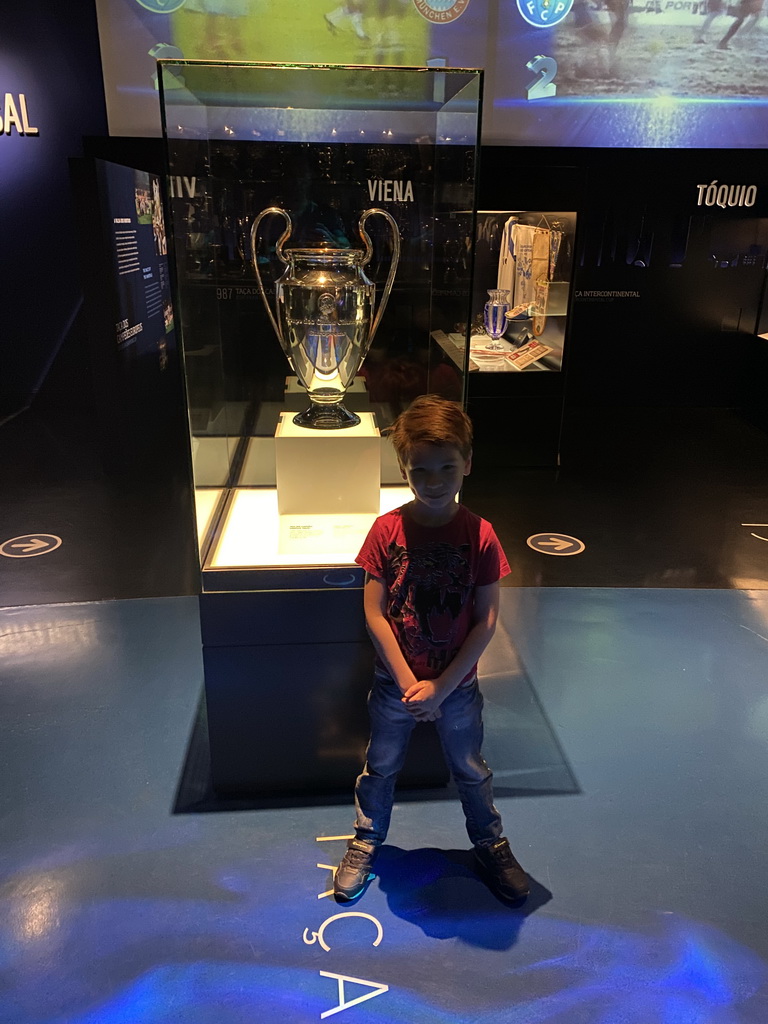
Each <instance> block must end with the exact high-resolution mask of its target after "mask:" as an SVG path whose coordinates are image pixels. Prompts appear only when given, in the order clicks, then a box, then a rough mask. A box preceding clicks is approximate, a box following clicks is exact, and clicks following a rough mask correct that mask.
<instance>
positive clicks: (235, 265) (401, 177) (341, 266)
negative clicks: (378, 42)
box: [159, 61, 482, 586]
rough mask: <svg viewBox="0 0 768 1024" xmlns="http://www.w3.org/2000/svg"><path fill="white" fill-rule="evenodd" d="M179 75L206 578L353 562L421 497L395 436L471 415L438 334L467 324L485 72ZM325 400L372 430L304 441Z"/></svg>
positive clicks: (183, 237) (182, 300) (181, 183)
mask: <svg viewBox="0 0 768 1024" xmlns="http://www.w3.org/2000/svg"><path fill="white" fill-rule="evenodd" d="M159 64H160V83H161V90H162V106H163V120H164V132H165V137H166V140H167V149H168V159H169V171H170V181H171V195H172V198H171V204H172V210H173V222H174V224H173V227H174V237H175V255H176V268H177V279H178V282H177V283H178V306H179V310H178V312H179V316H180V321H181V331H182V338H183V345H184V354H185V363H186V375H187V388H188V396H189V411H190V424H191V429H192V437H193V445H192V450H193V463H194V478H195V489H196V494H197V500H198V520H199V538H200V549H201V556H202V565H203V569H204V571H205V572H206V575H207V573H208V572H209V571H211V572H215V571H216V570H218V569H237V568H249V567H253V566H261V567H264V566H298V565H307V564H309V565H315V564H317V565H321V564H324V565H334V564H339V563H348V562H351V560H352V557H353V556H354V554H355V553H356V551H357V546H358V541H359V540H361V539H362V536H363V535H364V533H365V532H366V530H367V527H368V524H369V523H370V520H371V519H372V517H373V516H374V514H378V513H379V509H380V507H383V506H384V505H390V504H392V503H397V502H398V501H400V500H401V497H402V492H401V491H400V492H390V490H389V488H390V486H391V485H394V484H398V483H401V482H402V481H401V480H400V476H399V473H398V472H397V468H396V466H395V465H394V464H393V461H392V459H391V458H390V457H389V454H388V449H387V448H386V447H383V446H382V444H381V440H380V437H381V431H382V430H383V429H384V428H385V427H387V426H388V425H389V424H390V423H391V422H392V420H393V419H394V417H395V416H396V415H397V413H398V412H399V411H400V410H401V409H402V408H403V407H404V406H405V405H407V404H408V402H409V401H410V400H412V399H413V398H414V397H415V396H416V395H418V394H423V393H426V392H438V393H440V394H444V395H446V396H447V397H451V398H455V399H458V400H462V399H463V397H464V370H465V367H464V366H463V365H462V364H461V362H460V361H459V362H457V361H456V360H455V359H451V358H449V356H448V355H447V354H446V352H445V351H444V350H443V348H442V347H441V346H440V345H439V344H438V343H437V342H436V341H435V339H434V337H433V334H434V332H435V331H436V330H446V329H447V328H451V329H452V328H453V326H454V325H455V324H456V323H457V322H461V321H464V322H467V320H468V317H467V312H468V309H469V304H470V301H471V297H470V281H471V276H470V275H471V245H470V244H469V243H470V241H471V238H472V235H473V230H474V195H475V167H476V155H477V143H478V127H479V105H480V82H481V77H482V75H481V72H479V71H473V70H455V69H430V68H417V69H409V68H394V69H393V68H350V67H310V66H307V67H297V66H283V65H280V66H277V65H254V64H206V63H201V62H195V61H189V62H169V61H160V62H159ZM267 211H269V213H268V215H266V216H265V212H267ZM372 211H382V212H379V213H375V214H374V213H372ZM361 217H362V218H364V220H363V222H362V224H361ZM395 247H397V249H399V258H398V256H397V255H396V253H395ZM302 261H303V262H302ZM346 270H350V271H353V272H354V273H352V274H348V275H347V277H348V278H349V280H348V281H347V283H346V284H345V283H344V282H340V280H339V278H340V277H343V276H344V273H343V272H345V271H346ZM302 273H303V278H302ZM286 275H288V277H289V278H290V280H289V281H288V282H287V283H286ZM291 275H292V276H291ZM310 277H313V279H314V281H315V282H317V281H318V280H319V281H320V284H316V285H315V291H314V293H313V292H312V287H302V286H301V284H302V282H303V283H304V284H306V280H307V278H310ZM330 277H335V278H336V280H335V281H332V282H331V284H330V285H328V287H325V289H324V285H323V282H324V281H326V279H330ZM300 278H301V279H302V281H299V283H297V281H298V280H299V279H300ZM352 278H355V281H353V282H352V284H350V281H351V280H352ZM388 279H389V280H388ZM291 282H292V283H291ZM355 282H356V283H355ZM363 282H367V284H365V283H363ZM388 284H389V285H391V288H390V290H389V293H387V286H388ZM353 285H354V286H353ZM345 288H346V292H345ZM355 288H358V291H357V292H356V291H355ZM361 290H364V291H365V294H362V291H361ZM318 302H320V303H321V304H322V302H326V303H327V304H328V306H329V314H330V315H325V314H323V313H322V311H321V309H320V307H319V306H318ZM334 306H337V307H338V308H333V307H334ZM278 307H279V308H278ZM324 315H325V320H326V321H327V322H324V319H323V318H324ZM288 321H290V323H289V322H288ZM310 321H314V322H310ZM350 324H354V325H355V326H354V329H353V328H352V327H350V326H349V325H350ZM342 377H343V378H344V380H343V381H342V380H341V378H342ZM308 387H309V390H310V391H313V390H314V392H316V393H317V394H320V398H321V399H323V397H324V396H323V394H322V392H325V400H327V396H328V394H329V393H331V392H333V391H334V389H335V390H336V392H339V391H342V390H343V391H345V392H346V395H345V397H344V398H343V407H344V408H345V409H346V410H349V412H350V413H351V414H352V418H354V419H359V422H357V423H354V424H353V423H351V422H350V425H349V426H348V427H339V425H338V424H337V426H336V429H333V427H331V429H322V428H320V429H318V428H317V427H315V428H313V427H312V426H307V424H306V423H304V425H301V424H300V423H295V422H294V417H295V416H296V414H297V413H298V414H301V413H302V412H306V411H307V410H308V409H310V408H312V409H315V410H317V409H318V404H317V402H316V401H315V398H314V396H313V398H312V402H311V403H310V402H309V401H308V399H307V388H308ZM331 404H332V403H331ZM329 407H330V406H326V408H329ZM308 446H311V447H308ZM374 449H375V450H376V451H377V452H379V451H380V457H379V459H378V463H377V460H376V459H375V458H374V457H373V453H374ZM299 451H301V452H302V454H301V455H295V454H293V453H295V452H299ZM284 453H285V458H283V454H284ZM374 463H377V465H376V466H375V467H374ZM308 465H312V466H315V467H317V468H318V470H319V467H321V466H322V467H323V469H322V472H321V473H320V474H319V475H321V476H322V477H323V480H324V484H325V486H324V488H323V491H324V492H326V491H328V490H329V489H330V490H332V491H333V490H334V489H335V497H334V496H331V495H330V494H325V497H324V498H323V499H322V500H319V501H318V495H319V491H318V486H317V475H318V474H314V475H313V476H312V477H311V478H310V477H308V476H307V475H306V473H305V470H304V467H306V466H308ZM379 465H380V469H379ZM291 467H293V469H292V468H291ZM298 467H302V468H301V469H299V468H298ZM362 467H366V468H367V470H369V471H370V472H369V473H368V475H367V476H366V475H365V474H363V468H362ZM372 467H373V468H376V470H377V473H376V474H373V473H372ZM379 474H380V479H379V480H378V481H377V484H376V486H375V487H374V486H373V484H372V479H373V476H374V475H379ZM368 477H370V479H369V478H368ZM380 484H383V485H384V487H385V489H386V492H385V493H380V492H379V485H380ZM297 488H299V489H301V490H302V497H301V498H299V497H298V496H297V495H296V493H295V492H296V489H297ZM288 489H290V490H291V493H292V495H293V496H292V498H291V499H290V500H285V501H284V500H283V492H284V491H287V490H288ZM374 494H375V495H376V501H374V500H373V499H374ZM334 502H335V504H334ZM329 503H330V504H329ZM289 506H290V508H289ZM324 516H331V517H333V521H331V520H326V519H323V518H322V517H324ZM256 523H258V524H259V526H258V528H257V529H256V528H254V524H256ZM206 586H207V581H206Z"/></svg>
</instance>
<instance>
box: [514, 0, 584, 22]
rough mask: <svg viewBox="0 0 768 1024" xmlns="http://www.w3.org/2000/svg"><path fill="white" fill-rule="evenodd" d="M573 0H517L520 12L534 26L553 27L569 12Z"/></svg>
mask: <svg viewBox="0 0 768 1024" xmlns="http://www.w3.org/2000/svg"><path fill="white" fill-rule="evenodd" d="M571 7H573V0H517V9H518V11H520V14H521V15H522V16H523V18H524V19H525V20H526V21H527V22H528V24H529V25H533V26H534V28H552V26H553V25H557V24H558V22H560V21H562V20H563V18H565V17H566V15H567V14H568V13H569V11H570V9H571Z"/></svg>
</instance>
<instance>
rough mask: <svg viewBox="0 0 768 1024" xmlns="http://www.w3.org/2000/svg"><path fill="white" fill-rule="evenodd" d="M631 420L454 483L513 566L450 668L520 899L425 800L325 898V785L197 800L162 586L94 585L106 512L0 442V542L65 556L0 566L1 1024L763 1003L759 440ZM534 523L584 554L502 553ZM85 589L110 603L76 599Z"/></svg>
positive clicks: (664, 1018)
mask: <svg viewBox="0 0 768 1024" xmlns="http://www.w3.org/2000/svg"><path fill="white" fill-rule="evenodd" d="M654 422H655V427H653V428H651V426H650V425H649V422H648V420H647V419H646V420H645V421H644V422H643V423H642V424H632V423H630V422H629V420H628V419H625V420H624V429H623V431H621V432H619V431H617V429H616V428H615V424H611V423H609V422H606V423H605V425H604V431H603V434H602V435H598V433H596V430H595V429H593V431H592V433H591V434H590V435H589V437H590V438H591V441H592V443H591V444H585V446H584V447H579V445H578V444H577V445H576V446H575V448H574V449H573V450H572V451H571V453H570V457H569V459H568V466H567V467H565V468H564V469H562V470H560V472H559V473H558V472H556V471H554V470H514V469H509V468H508V467H505V466H504V460H503V459H499V461H498V463H497V464H496V465H495V467H494V470H493V471H492V472H491V473H487V472H481V471H480V469H479V466H478V469H477V473H476V475H475V476H473V478H472V485H471V486H470V487H468V489H467V500H468V502H469V503H470V504H471V505H472V506H473V507H475V508H476V509H477V510H478V511H480V512H481V513H483V514H485V515H487V516H488V517H489V518H492V519H493V520H494V521H495V523H496V525H497V527H498V530H499V533H500V535H501V536H502V539H503V541H504V543H505V546H506V548H507V551H508V554H510V555H511V558H512V560H513V561H514V563H515V566H516V569H515V574H514V575H513V578H512V579H511V580H510V581H508V583H509V584H511V585H508V586H506V587H505V588H504V591H503V594H502V614H501V625H500V629H499V630H498V632H497V635H496V637H495V639H494V642H493V645H492V648H491V649H490V651H489V653H488V655H487V657H486V658H485V659H484V662H483V665H482V669H483V671H482V685H483V689H484V693H485V696H486V712H487V714H486V718H487V741H486V754H487V757H488V760H489V761H490V762H491V764H492V766H493V767H494V770H495V773H496V783H497V797H498V805H499V808H500V810H501V811H502V814H503V817H504V819H505V823H506V831H507V834H508V835H509V837H510V839H511V842H512V846H513V849H514V850H515V851H516V853H517V855H518V857H519V859H520V860H521V861H522V863H523V864H524V865H525V866H526V868H527V869H528V871H529V872H530V874H531V876H532V879H533V883H534V884H533V891H532V895H531V897H530V899H529V901H528V903H527V904H526V905H525V907H524V908H523V909H521V910H514V909H510V908H509V907H507V906H505V905H503V904H502V903H500V902H499V901H498V900H496V899H495V898H494V897H493V896H492V895H491V894H490V893H489V892H488V890H487V889H486V888H485V886H484V885H483V883H482V882H481V881H480V880H479V879H478V878H477V877H476V876H475V875H474V873H473V872H472V870H471V867H470V859H469V856H468V852H467V849H468V847H467V840H466V835H465V833H464V829H463V824H462V819H461V812H460V809H459V807H458V804H457V803H456V801H455V800H454V799H453V797H452V794H451V793H450V791H443V790H436V791H430V792H406V793H403V794H402V799H401V800H400V801H399V802H398V805H397V809H396V813H395V815H394V819H393V826H392V830H391V833H390V837H389V842H388V845H387V846H386V847H385V848H384V850H383V852H382V856H381V858H380V860H379V862H378V866H377V867H378V870H377V874H378V877H377V878H376V879H375V880H374V881H373V882H372V884H371V886H370V888H369V890H368V892H367V893H366V894H365V896H364V897H363V898H362V899H361V900H360V901H359V902H357V903H356V904H354V905H353V906H352V907H346V908H345V907H343V906H338V905H337V904H335V903H334V902H333V901H332V899H331V898H330V897H329V896H328V895H327V891H328V888H329V883H330V878H331V872H330V869H329V868H328V867H327V865H330V864H332V863H334V862H335V861H336V860H337V859H338V857H339V855H340V853H341V851H342V848H343V839H342V838H340V837H343V836H345V835H348V834H349V829H350V824H351V820H352V809H351V802H350V798H349V795H348V794H339V795H338V796H330V797H326V798H322V799H319V798H318V799H314V800H312V799H304V800H300V799H296V800H292V801H288V800H283V801H278V800H272V801H268V800H262V801H261V802H258V803H257V802H247V801H241V802H235V801H224V800H218V799H217V798H216V797H215V795H214V794H212V793H211V792H210V787H209V786H208V784H207V776H206V768H207V766H206V749H205V741H204V736H205V732H204V728H203V725H204V709H203V708H202V707H201V695H202V666H201V657H200V650H199V633H198V626H197V614H196V602H195V599H194V597H173V596H166V597H159V598H158V597H153V598H147V597H145V598H141V599H134V600H127V599H125V598H127V597H134V598H136V597H137V596H138V595H137V594H136V588H137V587H139V586H140V585H141V582H142V579H143V580H144V581H145V585H146V580H147V579H148V577H147V571H148V570H147V569H146V567H144V575H143V576H142V574H141V572H140V571H139V570H140V566H139V567H136V568H135V569H134V568H133V567H132V566H130V565H128V567H127V568H126V565H127V561H126V559H124V558H121V559H115V558H110V557H107V556H108V553H109V544H108V542H107V539H106V538H111V540H110V543H112V542H116V540H117V539H119V536H120V528H119V523H118V522H117V521H118V520H119V518H120V513H119V510H116V509H115V506H114V503H112V504H110V501H108V500H106V499H104V500H102V499H101V498H99V488H98V486H97V485H96V484H91V485H88V484H87V477H88V474H87V472H86V468H85V467H84V464H83V460H82V459H81V460H80V462H79V463H78V461H77V459H75V458H72V457H70V456H71V453H70V456H67V453H66V451H63V447H62V446H65V435H64V434H62V433H57V434H55V435H54V434H52V433H50V432H48V433H46V432H45V430H43V429H42V428H39V425H38V429H37V433H35V431H27V433H26V434H25V433H24V432H23V431H22V427H21V425H18V424H17V425H16V426H15V427H14V430H15V431H16V433H15V434H13V435H9V434H8V432H7V431H0V464H2V462H3V459H5V460H6V461H5V466H6V468H8V467H11V465H12V464H14V465H15V464H17V462H18V460H19V459H22V461H23V457H26V454H27V453H28V452H30V451H31V452H33V453H34V452H36V453H37V454H36V455H34V454H33V455H30V456H29V457H30V459H31V461H30V462H29V466H30V467H31V468H30V473H31V474H32V475H33V476H36V479H37V480H38V482H39V483H40V485H41V486H42V484H43V482H44V480H45V479H46V474H45V473H44V472H43V469H42V468H41V465H42V463H41V461H40V459H41V455H40V453H41V452H42V451H43V450H44V449H46V450H48V451H49V452H50V450H51V446H52V445H53V446H56V445H58V446H60V450H59V455H58V457H57V459H56V460H54V461H56V464H57V465H58V466H59V467H60V472H59V480H58V483H55V484H54V483H51V484H50V485H49V486H48V487H47V489H46V487H43V489H42V490H41V489H40V486H38V487H37V488H35V489H34V490H35V494H34V495H31V494H28V493H27V491H25V490H24V488H23V487H22V486H21V484H22V483H23V479H22V478H23V475H24V474H23V473H21V472H17V473H16V475H15V476H14V474H13V473H11V474H10V477H6V479H9V478H10V479H13V480H15V482H16V483H15V485H14V486H16V485H18V486H17V489H16V490H15V491H13V494H11V491H8V492H6V497H7V496H9V495H10V496H12V497H13V498H14V500H12V501H8V500H4V501H3V503H2V511H1V512H0V528H2V530H3V531H4V532H3V535H2V537H0V540H3V539H5V538H8V537H14V536H18V535H22V534H25V533H29V532H30V530H34V529H41V530H45V532H51V533H54V534H55V533H58V534H59V535H63V536H64V538H65V543H63V544H62V546H61V550H62V553H64V552H65V551H66V547H67V542H68V541H69V540H71V542H72V543H71V548H72V549H74V550H76V551H77V552H78V555H79V557H78V558H69V557H68V558H67V559H64V558H62V559H61V560H60V561H59V562H58V563H57V565H58V568H57V565H56V564H54V565H51V562H54V560H55V555H56V552H54V553H53V554H52V555H50V556H46V557H36V558H31V559H28V560H25V561H23V562H22V561H19V562H18V563H16V562H14V563H13V565H12V566H9V565H8V564H5V563H8V562H9V560H8V559H3V560H2V561H3V563H4V564H2V565H0V585H1V586H2V590H1V591H0V594H1V597H2V599H0V606H2V605H5V606H7V607H5V608H4V610H2V611H0V653H2V662H0V679H1V680H2V683H1V685H2V689H0V700H1V701H2V715H1V716H0V766H1V767H2V779H3V783H2V787H1V788H0V864H2V876H3V880H2V887H1V888H0V978H1V979H2V985H1V986H0V1020H1V1021H3V1022H6V1021H7V1022H8V1024H166V1022H168V1024H170V1022H183V1024H246V1022H247V1024H304V1022H309V1021H317V1020H320V1019H323V1018H329V1017H337V1019H339V1020H347V1021H351V1022H354V1021H360V1022H365V1024H385V1022H386V1024H395V1022H397V1024H400V1022H404V1021H408V1022H415V1024H469V1022H471V1024H486V1022H487V1024H491V1022H493V1024H534V1022H536V1024H538V1022H546V1024H747V1022H748V1024H765V1021H766V1020H768V926H767V925H766V920H768V888H767V887H766V884H765V874H766V872H765V862H766V861H765V858H766V849H768V816H767V815H766V810H765V803H766V801H765V779H766V777H768V689H767V688H766V678H768V671H766V670H767V668H768V548H766V546H765V544H766V542H765V541H763V540H761V539H760V535H761V534H763V535H765V536H766V537H768V528H766V527H763V528H762V529H761V528H760V527H759V526H757V525H750V526H744V525H742V524H744V523H748V524H761V523H766V522H768V519H767V518H766V515H767V514H768V472H767V470H768V458H767V456H768V438H766V437H765V436H764V435H762V434H760V433H759V432H756V431H754V430H753V429H752V428H750V427H747V426H746V425H744V424H742V423H741V422H740V421H738V420H737V419H735V418H733V417H731V416H730V415H729V414H726V413H719V414H717V415H716V416H714V417H707V416H706V415H705V414H704V413H701V414H698V413H697V414H693V413H692V414H691V415H690V416H688V417H686V418H683V419H682V420H678V422H677V423H676V426H675V430H674V431H672V432H671V431H670V424H669V423H666V424H664V423H663V422H661V420H659V419H656V420H655V421H654ZM715 424H716V429H715ZM707 425H709V429H707ZM8 426H9V427H10V426H11V425H10V424H9V425H8ZM41 431H42V432H41ZM32 435H34V437H32ZM4 436H5V437H6V438H7V437H9V436H10V437H11V440H12V441H13V442H14V445H15V451H16V456H15V458H14V456H13V455H12V453H10V452H9V449H8V448H7V447H6V448H5V449H3V446H2V440H3V437H4ZM598 436H602V438H603V440H604V444H601V445H600V448H599V451H598V450H597V449H596V448H595V445H594V441H595V438H597V437H598ZM23 437H26V439H27V440H26V441H25V442H24V443H26V444H30V445H31V447H30V448H24V447H23V445H22V438H23ZM30 437H32V440H31V441H30ZM586 437H587V435H586V434H583V435H582V440H584V438H586ZM41 438H42V441H41ZM46 438H47V440H45V439H46ZM43 441H44V442H45V443H44V444H43ZM570 443H571V444H574V441H573V439H572V440H571V442H570ZM46 446H47V448H46ZM491 447H492V446H491V445H490V444H489V445H487V446H486V449H487V451H488V452H490V450H491ZM3 452H5V454H3ZM63 457H66V458H69V462H67V463H66V465H69V466H71V469H72V472H71V473H69V474H68V473H66V472H64V470H63V469H61V458H63ZM35 459H37V461H35ZM48 479H49V480H50V479H51V476H50V475H49V476H48ZM78 480H79V481H80V484H79V486H78ZM91 498H93V500H90V499H91ZM110 510H111V511H110ZM110 514H111V515H112V517H113V519H114V520H115V521H114V522H112V521H110V520H109V515H110ZM43 517H45V518H44V521H43ZM104 524H107V525H109V530H106V528H105V525H104ZM126 529H128V527H127V526H126ZM545 531H554V532H556V533H557V532H559V533H564V534H569V535H572V536H575V537H577V538H579V539H580V540H581V541H583V542H584V544H585V545H586V547H585V550H584V552H583V553H582V554H580V555H578V556H573V557H552V556H549V555H547V554H544V553H543V552H541V551H539V552H537V551H534V550H532V549H531V548H530V547H528V546H527V544H526V539H527V538H528V537H529V536H531V535H532V534H534V533H539V532H545ZM86 542H88V543H86ZM89 544H90V546H89ZM46 563H47V564H48V567H47V568H46ZM84 563H85V564H84ZM22 568H23V569H24V570H25V571H26V573H27V575H26V576H24V574H23V572H22ZM10 569H12V572H10V571H9V570H10ZM150 569H151V572H152V573H154V572H155V571H156V569H155V568H154V560H153V565H152V566H151V567H150ZM131 572H133V576H131ZM117 576H119V577H120V580H119V581H116V577H117ZM149 578H153V577H151V574H150V577H149ZM108 580H112V583H111V584H109V586H112V587H113V590H112V591H108V592H107V593H108V596H111V597H114V598H123V599H118V600H108V601H98V600H94V598H95V597H96V596H98V593H97V592H98V591H99V589H100V590H101V596H104V594H105V590H104V587H105V586H107V585H108ZM105 581H106V582H105ZM121 588H122V591H121ZM20 594H22V595H23V597H24V600H23V601H21V600H19V596H18V595H20ZM71 602H73V603H71ZM265 685H281V683H280V681H279V680H265ZM286 708H287V709H288V710H287V712H286V713H290V693H289V692H288V691H287V692H286ZM286 756H290V751H287V752H286ZM339 915H346V916H339ZM313 939H314V941H312V940H313ZM321 940H322V941H321ZM323 944H324V945H323ZM325 947H328V948H327V949H326V948H325ZM344 979H346V980H344ZM362 996H369V998H368V999H366V1000H365V1001H358V1002H356V1003H354V1005H347V1006H346V1007H345V1008H342V1009H338V1010H337V1012H336V1013H333V1012H332V1011H334V1010H335V1009H336V1008H338V1007H340V1006H341V1004H342V1002H343V1001H346V1003H347V1004H352V1003H353V1001H354V1000H358V999H360V997H362Z"/></svg>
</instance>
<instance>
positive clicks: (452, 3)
mask: <svg viewBox="0 0 768 1024" xmlns="http://www.w3.org/2000/svg"><path fill="white" fill-rule="evenodd" d="M571 2H573V0H571ZM413 6H414V7H415V8H416V10H417V11H418V12H419V14H420V15H421V16H422V18H426V19H427V21H432V22H435V23H436V24H438V25H444V24H446V23H447V22H449V21H456V19H457V18H460V17H461V15H462V14H463V13H464V11H466V9H467V8H468V7H469V0H413Z"/></svg>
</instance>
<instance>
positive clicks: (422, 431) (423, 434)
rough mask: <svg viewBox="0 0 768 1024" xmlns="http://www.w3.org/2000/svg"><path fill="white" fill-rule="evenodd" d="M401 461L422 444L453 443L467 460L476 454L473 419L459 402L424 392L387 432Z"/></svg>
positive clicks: (404, 460)
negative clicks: (473, 447)
mask: <svg viewBox="0 0 768 1024" xmlns="http://www.w3.org/2000/svg"><path fill="white" fill-rule="evenodd" d="M386 434H387V436H388V437H389V440H390V441H391V442H392V445H393V447H394V449H395V452H396V453H397V457H398V459H399V461H400V464H401V465H402V464H404V463H405V462H407V461H408V458H409V457H410V455H411V454H412V452H413V450H414V448H416V447H417V446H418V445H421V444H434V445H450V446H451V447H453V448H457V449H458V450H459V452H461V456H462V458H464V459H468V458H469V456H470V454H471V453H472V421H471V420H470V418H469V416H467V414H466V413H465V412H464V410H463V409H462V407H461V406H460V405H459V403H458V402H451V401H449V400H448V399H447V398H443V397H442V396H441V395H421V397H420V398H416V399H414V401H413V402H411V404H410V405H409V406H408V408H407V409H406V410H405V412H401V413H400V415H399V416H398V417H397V419H396V420H395V422H394V423H393V424H392V426H391V427H389V429H388V430H387V431H386Z"/></svg>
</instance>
